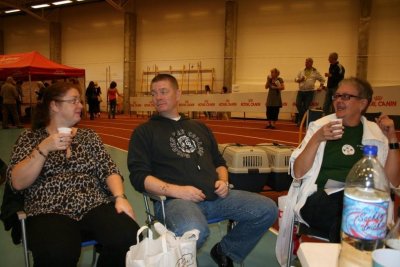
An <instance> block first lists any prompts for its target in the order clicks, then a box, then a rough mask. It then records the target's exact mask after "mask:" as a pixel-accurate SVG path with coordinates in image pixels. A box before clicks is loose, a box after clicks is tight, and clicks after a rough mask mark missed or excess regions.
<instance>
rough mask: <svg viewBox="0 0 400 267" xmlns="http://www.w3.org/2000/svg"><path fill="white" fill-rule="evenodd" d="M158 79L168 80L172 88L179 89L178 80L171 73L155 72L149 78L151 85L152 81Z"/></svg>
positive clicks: (157, 80)
mask: <svg viewBox="0 0 400 267" xmlns="http://www.w3.org/2000/svg"><path fill="white" fill-rule="evenodd" d="M159 81H169V82H170V83H171V85H172V87H173V88H174V89H176V90H178V89H179V85H178V81H177V80H176V78H175V77H174V76H172V75H171V74H167V73H159V74H157V75H156V76H155V77H154V78H153V79H152V80H151V85H153V83H156V82H159Z"/></svg>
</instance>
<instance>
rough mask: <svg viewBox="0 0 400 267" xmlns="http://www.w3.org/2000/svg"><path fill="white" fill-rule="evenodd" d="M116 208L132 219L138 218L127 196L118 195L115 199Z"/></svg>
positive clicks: (118, 211)
mask: <svg viewBox="0 0 400 267" xmlns="http://www.w3.org/2000/svg"><path fill="white" fill-rule="evenodd" d="M115 210H116V211H117V213H122V212H123V213H125V214H126V215H128V216H129V217H131V218H132V220H136V215H135V212H134V211H133V208H132V206H131V204H130V203H129V201H128V200H127V199H126V198H122V197H117V198H116V199H115Z"/></svg>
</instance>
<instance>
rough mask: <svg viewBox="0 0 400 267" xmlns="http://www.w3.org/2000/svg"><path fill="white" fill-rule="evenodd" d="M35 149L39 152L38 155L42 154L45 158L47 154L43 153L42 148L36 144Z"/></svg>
mask: <svg viewBox="0 0 400 267" xmlns="http://www.w3.org/2000/svg"><path fill="white" fill-rule="evenodd" d="M35 149H36V150H37V152H39V154H40V155H42V156H43V157H44V158H45V159H47V155H46V154H44V153H43V151H42V150H40V148H39V146H37V147H36V148H35Z"/></svg>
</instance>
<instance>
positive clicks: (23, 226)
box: [17, 211, 99, 267]
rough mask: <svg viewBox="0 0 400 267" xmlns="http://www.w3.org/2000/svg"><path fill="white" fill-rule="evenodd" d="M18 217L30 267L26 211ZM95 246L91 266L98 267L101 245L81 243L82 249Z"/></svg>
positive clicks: (20, 212) (28, 266) (27, 265)
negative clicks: (98, 247) (98, 248)
mask: <svg viewBox="0 0 400 267" xmlns="http://www.w3.org/2000/svg"><path fill="white" fill-rule="evenodd" d="M17 216H18V219H19V221H20V222H21V234H22V247H23V251H24V260H25V267H30V260H29V253H30V252H29V249H28V240H27V235H26V213H25V212H24V211H18V212H17ZM89 246H93V255H92V263H91V264H90V266H92V267H94V266H96V259H97V250H96V248H97V246H99V244H98V243H97V241H96V240H87V241H83V242H82V243H81V247H89Z"/></svg>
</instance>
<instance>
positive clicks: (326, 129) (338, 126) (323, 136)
mask: <svg viewBox="0 0 400 267" xmlns="http://www.w3.org/2000/svg"><path fill="white" fill-rule="evenodd" d="M316 134H317V137H318V141H320V142H323V141H328V140H337V139H340V138H342V135H343V125H342V123H341V122H340V121H339V120H333V121H331V122H328V123H327V124H325V125H324V126H322V127H321V128H320V129H319V130H318V131H317V133H316Z"/></svg>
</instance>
